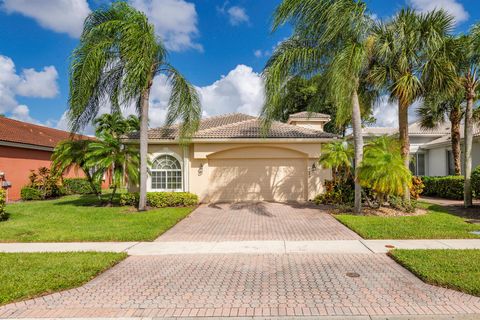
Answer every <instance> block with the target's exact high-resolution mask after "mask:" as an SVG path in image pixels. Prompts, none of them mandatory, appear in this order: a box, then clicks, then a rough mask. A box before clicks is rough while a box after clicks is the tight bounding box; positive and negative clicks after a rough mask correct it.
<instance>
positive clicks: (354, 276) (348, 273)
mask: <svg viewBox="0 0 480 320" xmlns="http://www.w3.org/2000/svg"><path fill="white" fill-rule="evenodd" d="M347 277H350V278H358V277H360V275H359V274H358V273H356V272H347Z"/></svg>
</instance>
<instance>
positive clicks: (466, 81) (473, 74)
mask: <svg viewBox="0 0 480 320" xmlns="http://www.w3.org/2000/svg"><path fill="white" fill-rule="evenodd" d="M458 42H459V48H460V53H459V54H457V55H456V56H455V64H456V66H457V76H458V79H459V82H460V83H461V85H462V86H463V88H464V93H465V101H466V107H465V121H464V126H465V136H464V139H465V142H464V143H465V152H464V162H465V173H464V175H465V184H464V206H465V207H470V206H472V183H471V176H472V143H473V111H474V110H473V108H474V104H475V102H476V100H477V99H478V96H477V89H478V88H479V81H480V78H479V75H478V73H479V72H480V24H476V25H474V26H473V27H472V29H471V30H470V32H469V33H468V34H466V35H463V36H461V37H459V38H458Z"/></svg>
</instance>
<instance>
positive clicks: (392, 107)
mask: <svg viewBox="0 0 480 320" xmlns="http://www.w3.org/2000/svg"><path fill="white" fill-rule="evenodd" d="M420 104H421V101H416V102H414V103H413V104H412V105H411V106H410V108H409V110H408V122H409V123H412V122H414V121H416V120H417V119H418V116H417V112H416V110H417V108H418V107H419V106H420ZM372 113H373V116H374V117H375V119H376V120H377V121H376V123H375V126H376V127H392V128H397V127H398V102H390V101H388V96H387V95H384V96H381V97H380V98H379V99H378V100H377V102H376V103H375V105H374V106H373V111H372Z"/></svg>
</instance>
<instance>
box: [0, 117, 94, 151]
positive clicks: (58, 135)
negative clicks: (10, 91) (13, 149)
mask: <svg viewBox="0 0 480 320" xmlns="http://www.w3.org/2000/svg"><path fill="white" fill-rule="evenodd" d="M70 137H71V135H70V132H67V131H62V130H57V129H52V128H48V127H44V126H39V125H36V124H32V123H27V122H22V121H18V120H13V119H9V118H5V117H0V141H5V142H14V143H22V144H29V145H35V146H41V147H51V148H54V147H55V146H56V145H57V144H58V143H59V142H60V141H62V140H65V139H69V138H70ZM75 137H76V138H79V139H92V138H91V137H87V136H82V135H75Z"/></svg>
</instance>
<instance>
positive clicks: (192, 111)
mask: <svg viewBox="0 0 480 320" xmlns="http://www.w3.org/2000/svg"><path fill="white" fill-rule="evenodd" d="M166 54H167V52H166V50H165V47H164V44H163V43H162V42H161V41H160V40H159V39H158V38H157V37H156V36H155V32H154V28H153V25H152V24H150V23H149V21H148V19H147V17H146V16H145V14H143V13H142V12H140V11H137V10H136V9H134V8H133V7H131V6H129V5H128V4H127V3H125V2H114V3H112V4H111V5H110V6H109V7H104V8H100V9H97V10H95V11H93V12H92V13H90V15H89V16H88V17H87V18H86V20H85V22H84V28H83V33H82V35H81V37H80V44H79V45H78V47H77V48H76V49H75V50H74V52H73V55H72V62H71V66H70V97H69V104H70V109H69V112H68V116H69V119H70V124H71V128H72V131H76V130H78V129H81V128H82V127H84V126H85V125H86V124H88V123H90V122H91V121H92V120H93V119H94V118H95V117H96V116H97V114H98V111H99V108H100V106H101V105H102V104H103V103H105V102H106V99H110V103H111V105H112V106H113V109H117V107H116V106H118V105H119V106H128V105H130V104H131V103H134V104H135V106H136V107H137V111H138V113H139V115H140V122H141V125H140V201H139V206H138V209H139V210H145V209H146V190H147V189H146V188H147V185H146V182H147V174H148V173H147V152H148V150H147V149H148V134H147V131H148V110H149V96H150V89H151V87H152V84H153V80H154V77H155V76H156V75H157V74H159V73H163V74H165V75H166V76H167V77H168V79H169V80H170V83H171V89H172V91H171V95H170V100H169V104H168V114H167V120H166V124H167V125H171V124H173V123H174V122H176V121H177V120H181V121H182V123H183V124H182V126H181V130H180V135H181V137H182V139H181V140H182V141H184V140H185V138H188V137H190V136H191V135H192V134H193V133H194V132H195V131H196V130H197V129H198V123H199V119H200V117H201V111H200V101H199V98H198V94H197V92H196V91H195V89H194V87H193V86H192V85H190V84H189V83H188V82H187V80H186V79H185V78H184V77H183V76H182V75H181V74H180V73H179V72H178V71H177V70H176V69H175V68H173V67H172V66H171V65H170V64H169V63H168V62H167V60H166Z"/></svg>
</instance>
